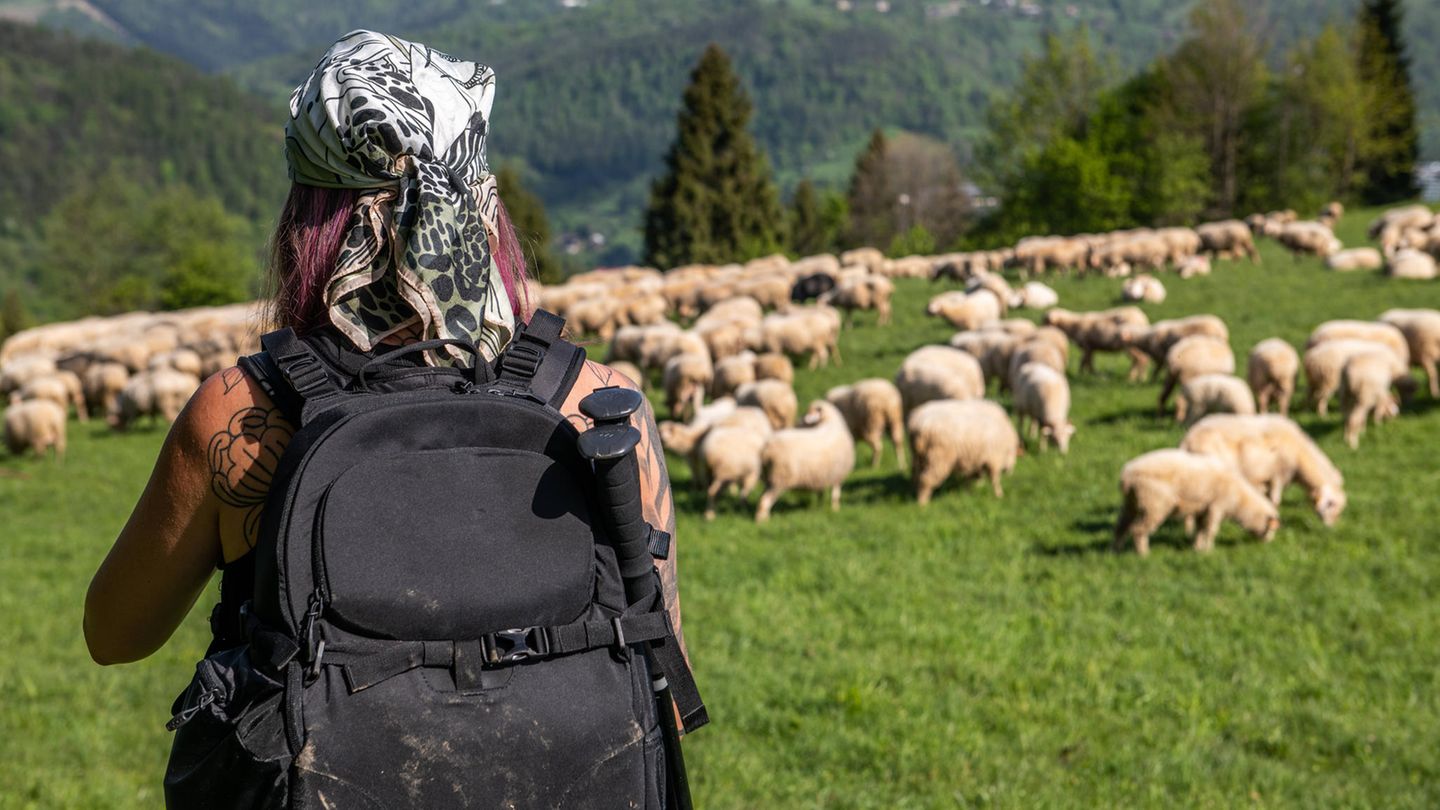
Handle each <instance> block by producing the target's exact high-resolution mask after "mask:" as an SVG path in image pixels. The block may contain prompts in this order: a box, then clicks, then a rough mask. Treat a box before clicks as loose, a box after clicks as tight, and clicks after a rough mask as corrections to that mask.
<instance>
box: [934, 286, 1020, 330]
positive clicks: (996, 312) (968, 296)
mask: <svg viewBox="0 0 1440 810" xmlns="http://www.w3.org/2000/svg"><path fill="white" fill-rule="evenodd" d="M925 314H926V315H929V316H932V317H936V316H938V317H941V318H944V319H945V320H947V321H949V322H950V325H951V326H954V327H955V328H956V329H978V328H980V327H981V326H984V325H985V324H987V323H992V322H994V321H998V320H1000V318H1001V316H1002V315H1003V314H1004V312H1003V310H1002V308H1001V303H1000V299H999V298H997V297H996V296H995V294H994V293H993V292H991V291H989V290H983V289H982V290H976V291H975V292H971V293H965V292H947V293H941V294H939V295H937V296H935V297H934V298H931V299H930V303H929V304H928V305H926V307H925Z"/></svg>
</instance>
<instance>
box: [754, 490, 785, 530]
mask: <svg viewBox="0 0 1440 810" xmlns="http://www.w3.org/2000/svg"><path fill="white" fill-rule="evenodd" d="M783 494H785V490H783V489H777V488H776V487H775V486H774V485H773V484H772V485H771V486H770V487H768V488H766V490H765V492H764V493H763V494H762V495H761V496H760V506H759V508H757V509H756V510H755V522H756V523H764V522H765V521H767V520H769V519H770V509H771V507H773V506H774V505H775V501H776V500H778V499H779V498H780V496H781V495H783Z"/></svg>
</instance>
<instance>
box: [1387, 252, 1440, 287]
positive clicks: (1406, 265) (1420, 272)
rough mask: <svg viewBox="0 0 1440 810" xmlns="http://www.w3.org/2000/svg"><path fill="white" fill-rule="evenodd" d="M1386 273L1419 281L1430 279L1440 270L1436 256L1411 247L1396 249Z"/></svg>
mask: <svg viewBox="0 0 1440 810" xmlns="http://www.w3.org/2000/svg"><path fill="white" fill-rule="evenodd" d="M1386 273H1387V275H1389V276H1390V277H1391V278H1408V279H1414V280H1418V281H1430V280H1432V279H1434V278H1435V277H1436V275H1440V271H1437V270H1436V266H1435V257H1434V256H1431V255H1430V254H1429V253H1422V252H1421V251H1418V250H1413V249H1411V248H1406V249H1404V250H1400V251H1396V253H1395V255H1393V256H1391V257H1390V266H1389V267H1387V268H1386Z"/></svg>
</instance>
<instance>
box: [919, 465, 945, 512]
mask: <svg viewBox="0 0 1440 810" xmlns="http://www.w3.org/2000/svg"><path fill="white" fill-rule="evenodd" d="M937 472H939V471H938V470H936V468H935V467H934V466H931V465H922V464H921V463H919V462H918V461H917V463H916V465H915V500H916V502H917V503H919V504H920V505H921V506H925V505H927V504H929V503H930V496H931V495H933V494H935V488H936V487H938V486H940V483H941V482H942V481H944V480H945V478H946V475H948V474H949V473H948V471H947V472H946V475H938V474H937Z"/></svg>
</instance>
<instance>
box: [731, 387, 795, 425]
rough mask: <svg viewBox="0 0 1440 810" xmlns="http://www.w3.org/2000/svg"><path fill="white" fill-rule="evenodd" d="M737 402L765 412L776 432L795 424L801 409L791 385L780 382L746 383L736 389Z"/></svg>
mask: <svg viewBox="0 0 1440 810" xmlns="http://www.w3.org/2000/svg"><path fill="white" fill-rule="evenodd" d="M735 402H736V403H737V404H740V405H749V406H752V407H756V408H759V409H760V410H762V411H764V412H765V415H766V416H768V417H769V418H770V424H771V425H772V426H773V427H774V428H775V429H776V430H780V429H782V428H788V427H790V426H791V425H793V424H795V412H796V411H797V410H799V408H800V404H799V400H798V399H796V397H795V389H793V388H791V387H790V384H789V383H786V382H781V381H780V380H756V381H755V382H749V383H745V384H744V385H741V386H740V387H739V388H737V389H735Z"/></svg>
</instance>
